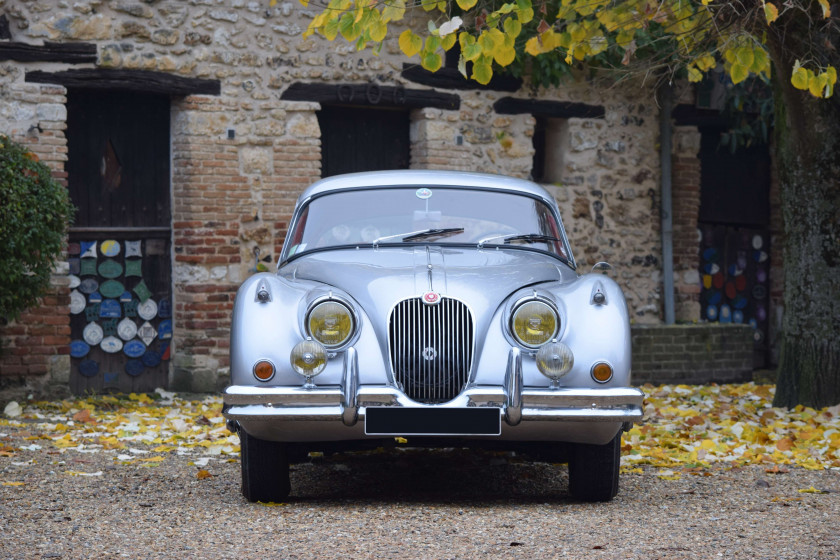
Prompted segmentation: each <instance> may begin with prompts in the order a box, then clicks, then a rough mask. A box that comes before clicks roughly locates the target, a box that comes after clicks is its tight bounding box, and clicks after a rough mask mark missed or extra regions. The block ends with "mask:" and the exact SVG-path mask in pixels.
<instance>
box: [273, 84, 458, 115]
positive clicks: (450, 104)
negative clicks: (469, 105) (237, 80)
mask: <svg viewBox="0 0 840 560" xmlns="http://www.w3.org/2000/svg"><path fill="white" fill-rule="evenodd" d="M280 99H284V100H287V101H315V102H318V103H323V104H325V105H347V106H353V105H355V106H364V107H386V108H394V107H396V108H402V107H404V108H406V109H419V108H422V107H434V108H437V109H449V110H457V109H459V108H460V107H461V98H460V97H459V96H457V95H453V94H450V93H439V92H437V91H435V90H432V89H407V88H404V87H403V86H380V85H378V84H319V83H303V82H295V83H293V84H291V85H290V86H289V87H288V88H286V91H284V92H283V94H282V95H281V96H280Z"/></svg>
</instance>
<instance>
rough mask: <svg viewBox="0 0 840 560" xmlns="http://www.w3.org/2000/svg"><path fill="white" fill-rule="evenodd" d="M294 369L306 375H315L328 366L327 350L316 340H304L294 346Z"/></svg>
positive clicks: (292, 359) (292, 361)
mask: <svg viewBox="0 0 840 560" xmlns="http://www.w3.org/2000/svg"><path fill="white" fill-rule="evenodd" d="M289 361H290V362H291V363H292V369H294V370H295V371H296V372H298V373H299V374H300V375H302V376H304V377H315V376H316V375H318V374H319V373H321V372H322V371H324V368H325V367H327V350H326V348H324V347H323V345H321V344H319V343H318V342H315V341H314V340H303V341H301V342H298V343H297V344H295V347H294V348H292V355H291V356H290V357H289Z"/></svg>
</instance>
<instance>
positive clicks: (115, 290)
mask: <svg viewBox="0 0 840 560" xmlns="http://www.w3.org/2000/svg"><path fill="white" fill-rule="evenodd" d="M99 291H100V292H101V293H102V295H103V296H105V297H108V298H118V297H120V296H121V295H122V294H123V292H124V291H125V286H123V285H122V283H120V282H119V281H118V280H106V281H105V282H103V283H102V285H101V286H99Z"/></svg>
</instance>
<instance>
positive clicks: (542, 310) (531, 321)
mask: <svg viewBox="0 0 840 560" xmlns="http://www.w3.org/2000/svg"><path fill="white" fill-rule="evenodd" d="M559 323H560V321H559V319H558V317H557V313H556V312H555V311H554V309H552V308H551V306H550V305H548V304H547V303H544V302H542V301H536V300H533V301H529V302H527V303H523V304H522V305H520V306H519V307H517V308H516V310H515V311H514V312H513V319H512V320H511V325H512V329H511V330H512V331H513V336H514V337H516V340H517V341H519V342H520V343H521V344H522V345H523V346H529V347H531V348H536V347H537V346H541V345H543V344H545V343H546V342H548V341H550V340H551V339H552V338H554V335H555V334H557V330H558V326H559Z"/></svg>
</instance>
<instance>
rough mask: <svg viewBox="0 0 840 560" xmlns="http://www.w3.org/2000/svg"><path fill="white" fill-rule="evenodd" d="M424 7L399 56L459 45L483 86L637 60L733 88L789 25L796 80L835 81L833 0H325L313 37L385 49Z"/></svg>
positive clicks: (462, 60)
mask: <svg viewBox="0 0 840 560" xmlns="http://www.w3.org/2000/svg"><path fill="white" fill-rule="evenodd" d="M325 1H326V0H325ZM301 3H303V4H304V5H307V4H308V3H309V0H301ZM421 11H425V12H426V13H427V15H426V18H427V21H428V25H427V30H426V31H422V32H419V33H418V31H417V29H416V28H415V29H404V30H402V31H401V32H400V34H399V46H400V49H401V50H402V52H403V53H404V54H405V55H406V56H407V57H409V58H411V57H415V56H416V57H418V58H419V61H420V64H421V65H422V66H423V68H425V69H427V70H430V71H436V70H438V69H439V68H440V67H441V66H442V65H443V53H444V52H445V51H448V50H450V49H451V48H453V47H454V46H455V44H456V43H457V44H458V45H459V46H460V56H459V63H458V68H459V70H460V71H461V73H462V74H463V75H464V76H465V77H469V78H472V79H474V80H475V81H477V82H479V83H481V84H487V83H489V81H490V79H491V78H492V77H493V74H494V72H497V71H499V70H500V69H504V71H507V72H510V73H512V74H514V75H521V74H526V73H527V74H529V75H531V77H532V79H533V82H534V83H535V84H537V85H549V84H555V85H556V84H557V83H558V82H559V81H560V80H561V79H562V78H563V77H564V76H568V75H570V74H571V73H572V69H573V68H575V67H578V66H583V65H584V64H586V65H588V66H590V67H600V68H609V69H616V70H625V71H627V70H632V69H633V67H634V65H635V64H636V63H637V61H641V63H642V64H643V67H644V68H645V69H646V71H650V70H651V69H653V70H660V71H661V72H662V73H670V74H672V75H673V74H677V73H680V74H683V75H685V76H686V77H687V78H688V79H689V80H690V81H693V82H697V81H700V80H702V79H703V76H704V74H705V73H707V72H709V71H710V70H711V69H713V68H715V67H716V66H717V65H718V64H722V65H723V68H724V70H725V72H726V73H727V74H728V75H729V77H730V78H731V79H732V82H734V83H735V84H738V83H741V82H743V81H744V80H746V79H747V78H748V77H750V76H757V77H759V78H762V79H765V80H767V79H769V78H770V75H771V54H772V53H771V52H770V47H769V43H771V42H772V40H773V34H781V33H787V34H790V33H797V34H799V36H798V37H797V38H796V40H795V41H791V37H790V36H787V37H785V39H784V40H783V41H780V43H781V42H783V43H784V44H785V45H786V48H790V46H791V45H794V46H795V47H796V48H795V50H796V52H795V53H794V55H793V56H790V53H787V55H786V56H785V59H790V61H791V63H792V64H791V66H792V67H791V68H789V69H787V71H786V72H785V75H786V76H787V75H788V74H789V75H790V82H791V84H792V85H793V86H794V87H795V88H797V89H800V90H805V91H808V92H810V94H811V95H813V96H815V97H820V98H825V97H831V96H832V95H833V93H834V87H835V85H836V83H837V69H836V68H835V66H833V65H832V60H831V57H832V56H836V52H835V51H834V49H835V48H836V47H835V46H834V45H832V42H831V39H830V37H831V36H832V35H833V36H836V34H837V30H838V18H836V17H832V15H831V7H830V5H829V2H828V0H785V1H784V2H783V1H782V0H772V1H771V0H742V1H739V2H734V1H731V0H728V1H720V0H699V1H698V0H542V1H540V0H513V1H510V2H505V1H503V0H455V1H451V0H414V1H412V0H408V1H406V0H328V3H326V4H325V5H324V7H323V10H322V11H321V12H320V13H318V15H317V16H316V17H315V18H314V19H313V20H312V22H311V23H310V25H309V28H308V29H307V30H306V32H305V34H304V35H305V36H309V35H312V34H313V33H318V34H320V35H322V36H324V37H326V38H327V39H329V40H334V39H335V38H336V37H338V36H339V35H341V37H343V38H344V39H345V40H347V41H350V42H354V43H355V44H356V48H357V49H359V50H362V49H365V48H367V47H372V48H373V49H374V52H378V50H379V49H380V48H381V46H382V41H383V40H384V39H385V37H386V35H387V34H388V31H389V27H394V26H399V25H400V22H403V21H404V20H405V18H406V16H407V14H409V12H418V13H422V12H421ZM790 22H800V23H801V22H805V28H806V29H807V33H802V32H801V27H802V25H797V29H792V28H787V25H788V23H790ZM777 62H778V61H777Z"/></svg>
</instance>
